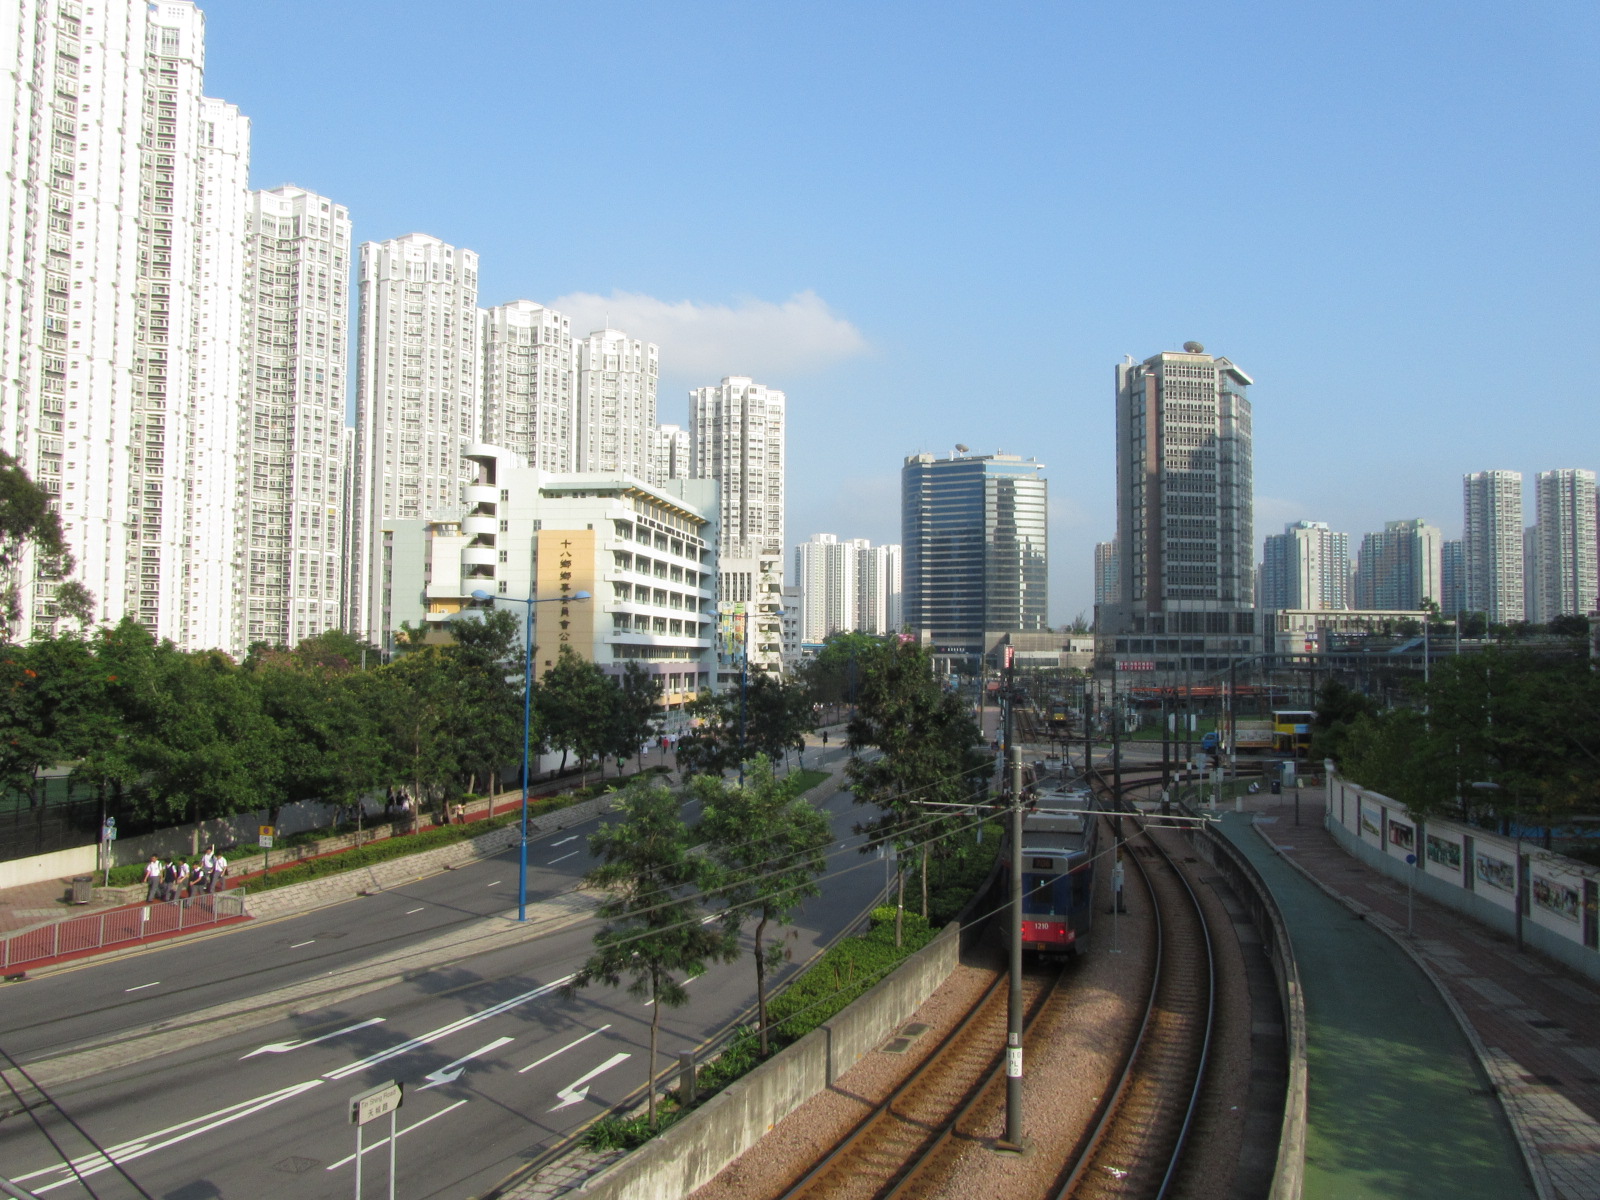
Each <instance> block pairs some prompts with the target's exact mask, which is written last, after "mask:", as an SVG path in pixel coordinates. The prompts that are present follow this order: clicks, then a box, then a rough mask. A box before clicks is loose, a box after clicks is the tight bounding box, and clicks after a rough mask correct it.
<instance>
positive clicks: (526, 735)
mask: <svg viewBox="0 0 1600 1200" xmlns="http://www.w3.org/2000/svg"><path fill="white" fill-rule="evenodd" d="M472 598H473V599H474V600H491V601H492V600H506V601H509V602H510V603H513V604H524V605H526V606H527V609H528V620H527V624H526V626H525V628H524V632H523V635H522V646H523V673H522V837H521V839H520V844H519V846H518V852H517V920H519V921H526V920H527V919H528V755H529V745H528V743H529V742H530V741H531V739H532V737H533V606H534V605H535V604H554V603H557V602H560V601H567V600H587V599H589V593H588V592H573V593H572V595H570V596H547V597H545V598H544V599H542V600H536V599H534V598H533V597H531V596H530V597H528V598H527V599H524V598H523V597H521V596H496V595H494V594H493V593H492V592H486V591H484V590H483V589H482V588H479V589H478V590H477V591H475V592H473V593H472Z"/></svg>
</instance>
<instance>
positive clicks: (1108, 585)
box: [1094, 542, 1118, 608]
mask: <svg viewBox="0 0 1600 1200" xmlns="http://www.w3.org/2000/svg"><path fill="white" fill-rule="evenodd" d="M1117 597H1118V592H1117V544H1116V542H1096V543H1095V544H1094V606H1095V608H1099V607H1100V606H1101V605H1105V604H1115V603H1116V602H1117Z"/></svg>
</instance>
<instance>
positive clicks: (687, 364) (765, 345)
mask: <svg viewBox="0 0 1600 1200" xmlns="http://www.w3.org/2000/svg"><path fill="white" fill-rule="evenodd" d="M550 307H551V308H553V309H555V310H556V311H557V312H560V313H565V314H566V315H567V316H570V317H571V318H572V332H573V333H574V335H577V336H582V335H583V334H586V333H588V332H589V331H590V330H592V329H600V328H603V327H604V326H605V325H606V324H607V323H608V322H609V324H610V326H611V328H613V329H621V330H623V331H624V332H626V333H628V334H631V335H632V336H634V337H639V338H643V339H645V340H646V341H650V342H655V343H656V344H657V345H659V346H660V347H661V366H662V370H663V371H665V372H668V373H670V374H672V375H674V376H688V377H692V378H694V379H696V380H700V381H702V382H704V383H707V384H711V383H715V382H717V380H719V379H721V378H722V377H723V376H724V375H750V376H754V377H755V379H756V380H757V381H758V382H761V383H767V384H770V385H772V386H773V387H778V388H781V387H783V386H784V380H785V379H786V378H787V377H790V376H794V375H803V374H807V373H809V372H812V371H818V370H821V369H823V368H824V367H830V366H832V365H833V364H834V363H837V362H842V361H843V360H845V359H848V358H854V357H855V356H857V355H860V354H865V353H866V352H867V350H868V348H869V347H868V344H867V339H866V338H865V337H863V336H862V334H861V331H860V330H859V329H857V328H856V327H855V326H854V325H853V324H851V323H850V322H849V321H847V320H845V319H844V318H843V317H841V316H839V315H838V314H837V313H835V312H834V311H833V310H832V309H831V308H829V307H828V304H827V301H825V300H823V299H822V297H821V296H818V295H817V294H816V293H815V292H812V291H804V292H797V293H795V294H794V295H793V296H790V297H789V299H787V300H785V301H783V302H782V303H781V304H774V303H772V302H771V301H770V300H741V301H739V302H738V303H737V304H735V305H731V306H730V305H726V304H697V303H696V302H695V301H693V300H677V301H668V300H658V299H656V298H655V297H654V296H645V295H641V294H640V293H638V292H612V293H611V295H609V296H597V295H595V294H594V293H592V292H573V293H572V294H571V295H567V296H561V297H559V298H557V299H555V300H552V301H551V302H550Z"/></svg>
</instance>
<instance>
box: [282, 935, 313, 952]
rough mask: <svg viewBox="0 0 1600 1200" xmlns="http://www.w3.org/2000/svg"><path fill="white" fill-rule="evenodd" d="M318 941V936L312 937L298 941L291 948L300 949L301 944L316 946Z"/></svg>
mask: <svg viewBox="0 0 1600 1200" xmlns="http://www.w3.org/2000/svg"><path fill="white" fill-rule="evenodd" d="M316 941H317V939H316V938H310V939H308V940H306V941H304V942H296V943H295V944H294V945H292V946H290V947H289V949H291V950H298V949H300V947H301V946H314V945H316Z"/></svg>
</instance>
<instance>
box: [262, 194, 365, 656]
mask: <svg viewBox="0 0 1600 1200" xmlns="http://www.w3.org/2000/svg"><path fill="white" fill-rule="evenodd" d="M249 232H250V236H249V247H250V272H249V277H248V280H247V283H246V309H247V312H248V315H249V321H248V327H247V334H246V352H245V362H246V368H247V370H246V383H245V405H244V415H243V418H242V422H241V426H242V428H241V431H240V432H241V438H242V454H241V458H242V463H241V476H240V480H239V487H240V513H239V518H240V532H239V547H240V554H239V559H240V567H239V573H240V579H239V586H240V588H241V591H242V595H243V603H242V605H241V606H240V613H239V620H240V623H241V628H240V630H239V633H238V636H237V641H238V642H239V643H241V644H243V645H246V646H248V645H250V644H252V643H254V642H267V643H268V644H270V645H284V646H293V645H296V644H298V643H299V642H300V641H302V640H303V639H305V638H308V637H315V636H316V635H318V634H319V633H322V632H324V631H326V630H328V629H333V628H336V627H338V626H339V624H340V623H341V620H342V619H343V610H342V609H341V606H340V589H341V585H342V581H341V578H340V575H341V573H342V571H343V564H344V559H345V547H346V536H347V530H346V520H345V518H346V513H345V492H346V476H345V449H346V448H345V437H346V434H345V428H346V427H345V423H344V414H345V385H346V375H345V370H346V367H345V364H346V363H347V362H348V361H349V357H348V356H349V344H350V341H349V320H350V296H349V280H350V253H351V248H352V247H351V228H350V214H349V211H348V210H347V209H346V208H345V207H344V206H343V205H341V204H335V203H334V202H333V201H332V200H329V199H328V198H327V197H326V196H319V195H317V193H315V192H309V191H306V190H305V189H304V188H298V187H288V186H285V187H278V188H272V189H271V190H269V191H263V192H255V193H253V194H252V195H251V197H250V209H249Z"/></svg>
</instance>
